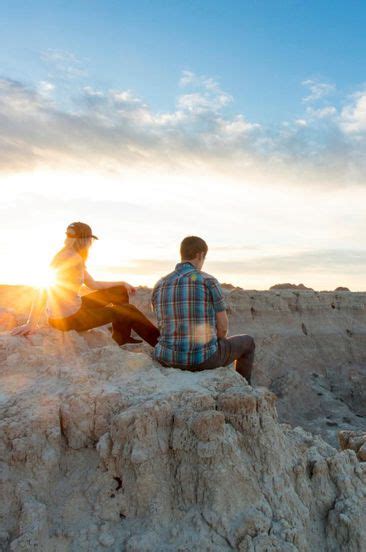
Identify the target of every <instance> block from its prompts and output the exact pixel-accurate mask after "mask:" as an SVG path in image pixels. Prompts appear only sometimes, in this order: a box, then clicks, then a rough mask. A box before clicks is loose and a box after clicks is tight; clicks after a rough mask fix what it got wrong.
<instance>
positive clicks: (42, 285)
mask: <svg viewBox="0 0 366 552" xmlns="http://www.w3.org/2000/svg"><path fill="white" fill-rule="evenodd" d="M35 268H36V267H35ZM27 284H28V285H30V286H32V287H36V288H39V289H48V288H50V287H52V286H54V285H55V284H56V273H55V271H54V270H53V269H52V268H51V267H49V266H46V267H40V268H39V269H38V270H34V272H32V271H30V273H29V274H28V276H27Z"/></svg>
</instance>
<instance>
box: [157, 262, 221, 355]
mask: <svg viewBox="0 0 366 552" xmlns="http://www.w3.org/2000/svg"><path fill="white" fill-rule="evenodd" d="M152 304H153V307H154V310H155V313H156V316H157V319H158V325H159V330H160V338H159V342H158V344H157V345H156V347H155V358H156V359H157V360H159V361H161V362H163V363H164V364H167V365H175V366H195V365H198V364H201V363H202V362H204V361H205V360H206V359H207V358H209V357H210V356H212V355H213V354H214V353H215V352H216V350H217V334H216V313H217V312H221V311H224V310H225V309H226V305H225V300H224V297H223V293H222V290H221V286H220V284H219V283H218V281H217V280H216V278H214V277H213V276H210V275H209V274H206V273H204V272H201V271H200V270H198V269H197V268H195V266H194V265H193V264H192V263H190V262H182V263H179V264H178V265H177V266H176V268H175V270H174V271H173V272H172V273H170V274H168V275H167V276H165V277H164V278H162V279H161V280H159V282H158V283H157V284H156V286H155V288H154V291H153V295H152Z"/></svg>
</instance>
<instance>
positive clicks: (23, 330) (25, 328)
mask: <svg viewBox="0 0 366 552" xmlns="http://www.w3.org/2000/svg"><path fill="white" fill-rule="evenodd" d="M36 329H37V326H36V324H33V323H31V322H27V323H26V324H23V325H22V326H17V327H16V328H14V329H13V330H12V331H11V335H23V336H24V337H25V336H27V335H32V334H34V333H35V331H36Z"/></svg>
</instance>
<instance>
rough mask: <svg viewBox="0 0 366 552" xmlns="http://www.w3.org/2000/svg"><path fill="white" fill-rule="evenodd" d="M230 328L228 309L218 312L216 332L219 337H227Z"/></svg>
mask: <svg viewBox="0 0 366 552" xmlns="http://www.w3.org/2000/svg"><path fill="white" fill-rule="evenodd" d="M228 330H229V319H228V317H227V312H226V310H223V311H220V312H217V313H216V332H217V337H218V338H219V339H221V338H223V337H226V336H227V333H228Z"/></svg>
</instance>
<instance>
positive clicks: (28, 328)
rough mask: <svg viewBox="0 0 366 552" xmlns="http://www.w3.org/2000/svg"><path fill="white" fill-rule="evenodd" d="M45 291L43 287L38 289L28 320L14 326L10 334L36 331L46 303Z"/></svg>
mask: <svg viewBox="0 0 366 552" xmlns="http://www.w3.org/2000/svg"><path fill="white" fill-rule="evenodd" d="M46 298H47V292H46V290H45V289H40V290H38V292H37V294H36V296H35V297H34V299H33V302H32V307H31V310H30V313H29V316H28V321H27V322H26V323H25V324H23V325H22V326H18V327H16V328H14V329H13V330H12V332H11V335H30V334H32V333H34V332H35V331H36V328H37V324H38V321H39V319H40V317H41V314H42V312H43V310H44V307H45V304H46Z"/></svg>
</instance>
